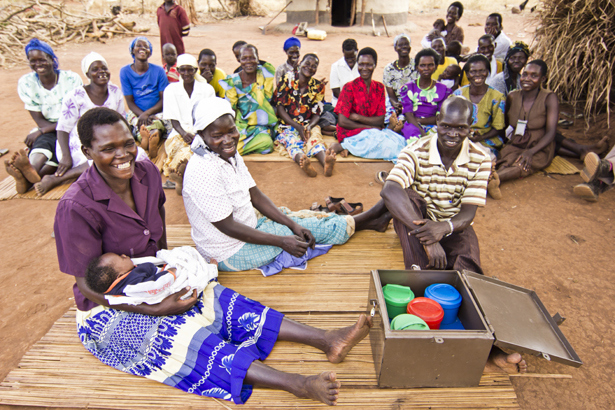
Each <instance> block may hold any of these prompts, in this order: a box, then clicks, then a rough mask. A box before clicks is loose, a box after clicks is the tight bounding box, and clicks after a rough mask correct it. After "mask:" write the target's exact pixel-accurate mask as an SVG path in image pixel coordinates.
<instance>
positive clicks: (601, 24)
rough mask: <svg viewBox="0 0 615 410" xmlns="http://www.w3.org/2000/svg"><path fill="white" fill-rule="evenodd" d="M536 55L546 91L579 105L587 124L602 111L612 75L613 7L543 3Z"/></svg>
mask: <svg viewBox="0 0 615 410" xmlns="http://www.w3.org/2000/svg"><path fill="white" fill-rule="evenodd" d="M536 23H537V26H538V28H537V30H536V39H535V43H534V55H535V56H542V59H543V60H544V61H545V62H546V63H547V65H548V67H549V86H550V88H551V89H552V90H553V91H555V92H557V93H558V94H559V95H560V97H562V98H563V99H564V100H566V101H568V102H570V103H572V104H576V103H582V104H583V108H584V114H585V119H586V122H588V123H589V120H590V118H592V117H594V116H595V115H596V114H598V113H599V112H600V111H602V110H604V109H605V108H606V110H607V118H608V119H609V122H610V104H609V101H611V92H612V91H613V76H614V75H615V36H613V32H614V31H615V2H613V0H593V1H588V0H545V1H544V2H543V4H542V7H541V8H540V9H539V13H538V15H537V17H536Z"/></svg>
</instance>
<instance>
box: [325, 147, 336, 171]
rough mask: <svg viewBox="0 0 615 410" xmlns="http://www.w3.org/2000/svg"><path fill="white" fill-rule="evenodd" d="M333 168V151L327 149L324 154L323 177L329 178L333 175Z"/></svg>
mask: <svg viewBox="0 0 615 410" xmlns="http://www.w3.org/2000/svg"><path fill="white" fill-rule="evenodd" d="M334 166H335V151H334V150H333V149H331V148H329V149H328V150H327V151H326V152H325V176H326V177H330V176H331V175H332V174H333V167H334Z"/></svg>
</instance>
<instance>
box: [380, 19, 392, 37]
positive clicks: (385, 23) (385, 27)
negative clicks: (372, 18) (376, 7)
mask: <svg viewBox="0 0 615 410" xmlns="http://www.w3.org/2000/svg"><path fill="white" fill-rule="evenodd" d="M382 24H383V25H384V31H385V32H386V33H387V37H391V36H390V35H389V29H388V28H387V21H386V20H385V19H384V14H383V15H382Z"/></svg>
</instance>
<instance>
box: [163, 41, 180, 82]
mask: <svg viewBox="0 0 615 410" xmlns="http://www.w3.org/2000/svg"><path fill="white" fill-rule="evenodd" d="M162 58H163V59H164V64H163V65H162V68H164V72H165V73H167V80H169V82H170V83H176V82H179V72H178V71H177V49H176V48H175V46H174V45H173V44H171V43H166V44H165V45H164V46H162Z"/></svg>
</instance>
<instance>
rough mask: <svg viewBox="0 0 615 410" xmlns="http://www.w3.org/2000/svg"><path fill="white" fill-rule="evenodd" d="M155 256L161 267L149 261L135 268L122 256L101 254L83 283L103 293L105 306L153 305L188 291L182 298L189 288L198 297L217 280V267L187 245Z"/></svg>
mask: <svg viewBox="0 0 615 410" xmlns="http://www.w3.org/2000/svg"><path fill="white" fill-rule="evenodd" d="M156 257H157V258H158V259H160V260H161V261H163V262H164V263H165V264H164V265H163V266H162V267H159V266H156V265H155V264H154V263H151V262H145V263H139V264H137V265H135V263H134V261H133V260H132V259H130V258H129V257H128V256H126V255H117V254H115V253H105V254H104V255H102V256H100V257H98V258H95V259H94V260H92V261H91V262H90V264H89V265H88V268H87V270H86V274H85V280H86V283H87V285H88V286H89V287H90V289H92V290H93V291H95V292H98V293H102V294H104V295H105V298H106V299H107V301H108V302H109V305H120V304H129V305H139V304H141V303H147V304H149V305H154V304H156V303H160V302H161V301H162V300H163V299H164V298H166V297H167V296H169V295H172V294H174V293H176V292H178V291H180V290H182V289H185V288H190V291H189V292H186V295H185V297H188V296H190V295H191V294H192V290H193V289H196V291H197V294H199V293H201V292H202V291H203V289H205V287H206V286H207V284H208V283H209V282H211V281H212V280H215V279H216V278H217V277H218V268H217V266H216V265H212V264H208V263H207V262H206V261H205V259H203V257H202V256H201V255H200V254H199V253H198V252H197V250H196V249H194V248H192V247H190V246H182V247H180V248H175V249H172V250H167V249H163V250H160V251H158V252H157V253H156Z"/></svg>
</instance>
